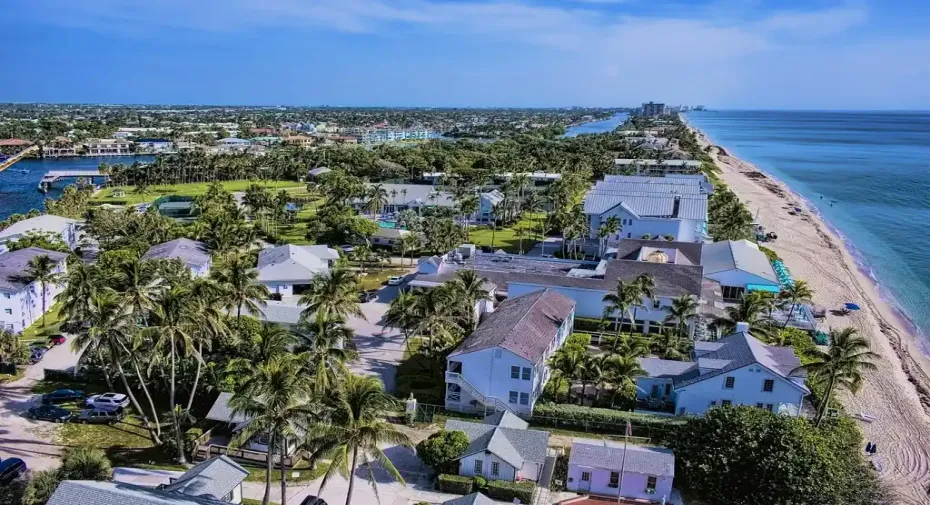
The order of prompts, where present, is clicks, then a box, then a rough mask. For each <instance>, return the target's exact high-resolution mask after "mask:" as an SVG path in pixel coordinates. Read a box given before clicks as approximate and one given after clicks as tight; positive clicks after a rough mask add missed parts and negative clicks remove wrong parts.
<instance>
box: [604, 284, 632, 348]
mask: <svg viewBox="0 0 930 505" xmlns="http://www.w3.org/2000/svg"><path fill="white" fill-rule="evenodd" d="M638 293H639V288H638V287H637V286H636V285H634V284H633V283H630V282H624V281H623V280H622V279H617V286H616V287H615V288H614V291H613V293H607V294H606V295H604V297H603V298H602V300H601V301H603V302H604V317H605V318H607V317H609V316H610V315H611V314H612V315H613V317H614V324H615V325H616V329H617V335H616V338H617V340H619V338H620V327H621V325H620V321H621V319H622V318H623V316H624V315H626V314H627V312H628V311H629V310H630V307H631V306H632V305H633V304H634V303H636V295H637V294H638ZM630 323H631V325H633V321H632V319H631V321H630Z"/></svg>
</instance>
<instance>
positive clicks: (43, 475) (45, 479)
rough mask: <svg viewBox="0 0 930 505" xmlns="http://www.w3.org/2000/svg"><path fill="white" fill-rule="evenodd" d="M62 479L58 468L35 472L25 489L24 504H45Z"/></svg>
mask: <svg viewBox="0 0 930 505" xmlns="http://www.w3.org/2000/svg"><path fill="white" fill-rule="evenodd" d="M61 480H62V479H61V477H59V475H58V471H57V470H42V471H41V472H35V473H33V474H32V477H31V478H30V479H29V482H27V483H26V487H25V488H24V489H23V505H44V504H45V502H47V501H48V499H49V498H51V497H52V493H54V492H55V489H57V488H58V484H59V483H60V482H61ZM4 503H6V502H4Z"/></svg>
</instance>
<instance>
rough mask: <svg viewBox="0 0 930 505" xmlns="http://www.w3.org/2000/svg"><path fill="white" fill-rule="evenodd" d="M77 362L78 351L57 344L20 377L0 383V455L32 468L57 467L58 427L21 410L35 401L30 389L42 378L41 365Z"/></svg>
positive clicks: (70, 366)
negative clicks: (15, 458)
mask: <svg viewBox="0 0 930 505" xmlns="http://www.w3.org/2000/svg"><path fill="white" fill-rule="evenodd" d="M77 361H78V354H77V353H74V352H71V345H70V342H69V343H66V344H65V345H59V346H56V347H54V348H52V349H51V350H49V351H48V352H47V353H46V354H45V357H44V358H43V359H42V361H40V362H39V363H38V364H35V365H32V366H30V367H29V368H27V369H26V373H25V375H24V376H23V377H22V378H21V379H19V380H17V381H15V382H10V383H8V384H4V385H3V386H0V458H2V459H6V458H11V457H17V458H22V459H23V461H25V462H26V466H28V467H29V468H30V469H33V470H44V469H47V468H54V467H56V466H58V455H59V453H60V450H61V447H60V446H58V445H57V444H56V440H57V438H58V429H57V428H58V426H57V425H55V424H53V423H49V422H46V421H33V420H31V419H27V418H26V417H24V416H23V413H24V412H26V411H27V410H29V407H32V406H34V405H37V404H38V401H39V399H38V396H37V395H35V394H33V393H32V388H33V387H34V386H35V384H36V383H37V382H38V381H40V380H42V378H43V377H44V375H45V372H44V370H45V368H54V369H61V370H69V369H72V370H73V368H74V366H75V365H76V364H77Z"/></svg>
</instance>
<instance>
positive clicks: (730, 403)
mask: <svg viewBox="0 0 930 505" xmlns="http://www.w3.org/2000/svg"><path fill="white" fill-rule="evenodd" d="M720 405H723V406H724V407H729V406H730V405H733V402H731V401H730V400H723V401H722V402H720Z"/></svg>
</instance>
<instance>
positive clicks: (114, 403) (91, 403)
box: [84, 393, 129, 410]
mask: <svg viewBox="0 0 930 505" xmlns="http://www.w3.org/2000/svg"><path fill="white" fill-rule="evenodd" d="M84 404H85V405H87V406H88V407H94V408H98V409H107V410H112V409H115V408H117V407H126V406H127V405H129V397H128V396H126V395H124V394H120V393H104V394H102V395H93V396H90V397H88V398H87V399H86V400H84Z"/></svg>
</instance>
